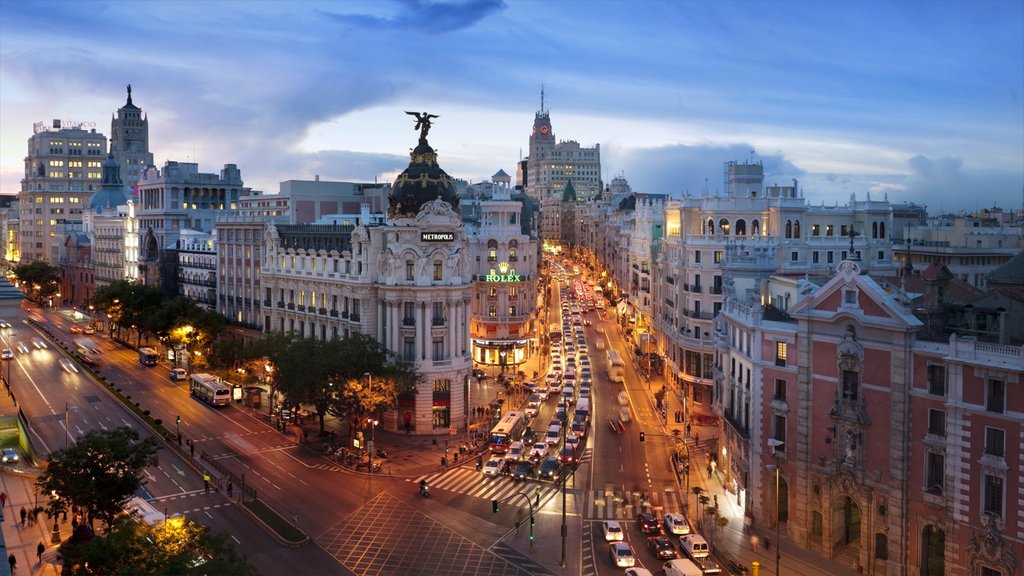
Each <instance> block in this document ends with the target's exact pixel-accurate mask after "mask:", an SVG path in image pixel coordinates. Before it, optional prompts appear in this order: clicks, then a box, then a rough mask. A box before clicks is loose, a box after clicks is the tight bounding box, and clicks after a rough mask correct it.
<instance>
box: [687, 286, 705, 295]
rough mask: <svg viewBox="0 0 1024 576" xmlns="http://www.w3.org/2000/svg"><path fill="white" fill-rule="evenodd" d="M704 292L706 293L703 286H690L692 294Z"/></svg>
mask: <svg viewBox="0 0 1024 576" xmlns="http://www.w3.org/2000/svg"><path fill="white" fill-rule="evenodd" d="M703 291H704V287H703V286H701V285H700V284H691V285H690V292H693V293H695V294H700V293H701V292H703Z"/></svg>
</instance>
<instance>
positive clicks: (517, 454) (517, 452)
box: [506, 441, 526, 460]
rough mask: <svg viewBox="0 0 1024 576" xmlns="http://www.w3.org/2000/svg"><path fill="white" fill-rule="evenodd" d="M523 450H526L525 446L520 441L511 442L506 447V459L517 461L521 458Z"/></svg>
mask: <svg viewBox="0 0 1024 576" xmlns="http://www.w3.org/2000/svg"><path fill="white" fill-rule="evenodd" d="M524 450H526V446H525V445H524V444H523V443H522V442H521V441H516V442H513V443H512V444H511V445H510V446H509V447H508V455H507V456H506V457H507V458H508V459H509V460H519V459H521V458H522V457H523V451H524Z"/></svg>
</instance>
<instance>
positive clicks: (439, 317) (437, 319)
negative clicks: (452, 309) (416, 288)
mask: <svg viewBox="0 0 1024 576" xmlns="http://www.w3.org/2000/svg"><path fill="white" fill-rule="evenodd" d="M431 309H432V310H433V314H432V316H433V324H434V326H440V325H442V324H444V302H434V303H432V305H431Z"/></svg>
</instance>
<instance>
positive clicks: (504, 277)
mask: <svg viewBox="0 0 1024 576" xmlns="http://www.w3.org/2000/svg"><path fill="white" fill-rule="evenodd" d="M484 281H486V282H522V279H520V277H519V274H516V269H515V268H509V265H508V262H502V263H501V264H498V269H497V270H495V269H494V268H491V272H490V274H488V275H487V276H485V277H484Z"/></svg>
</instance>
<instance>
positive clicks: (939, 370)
mask: <svg viewBox="0 0 1024 576" xmlns="http://www.w3.org/2000/svg"><path fill="white" fill-rule="evenodd" d="M928 393H929V394H933V395H935V396H945V395H946V367H945V366H943V365H941V364H929V365H928Z"/></svg>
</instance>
